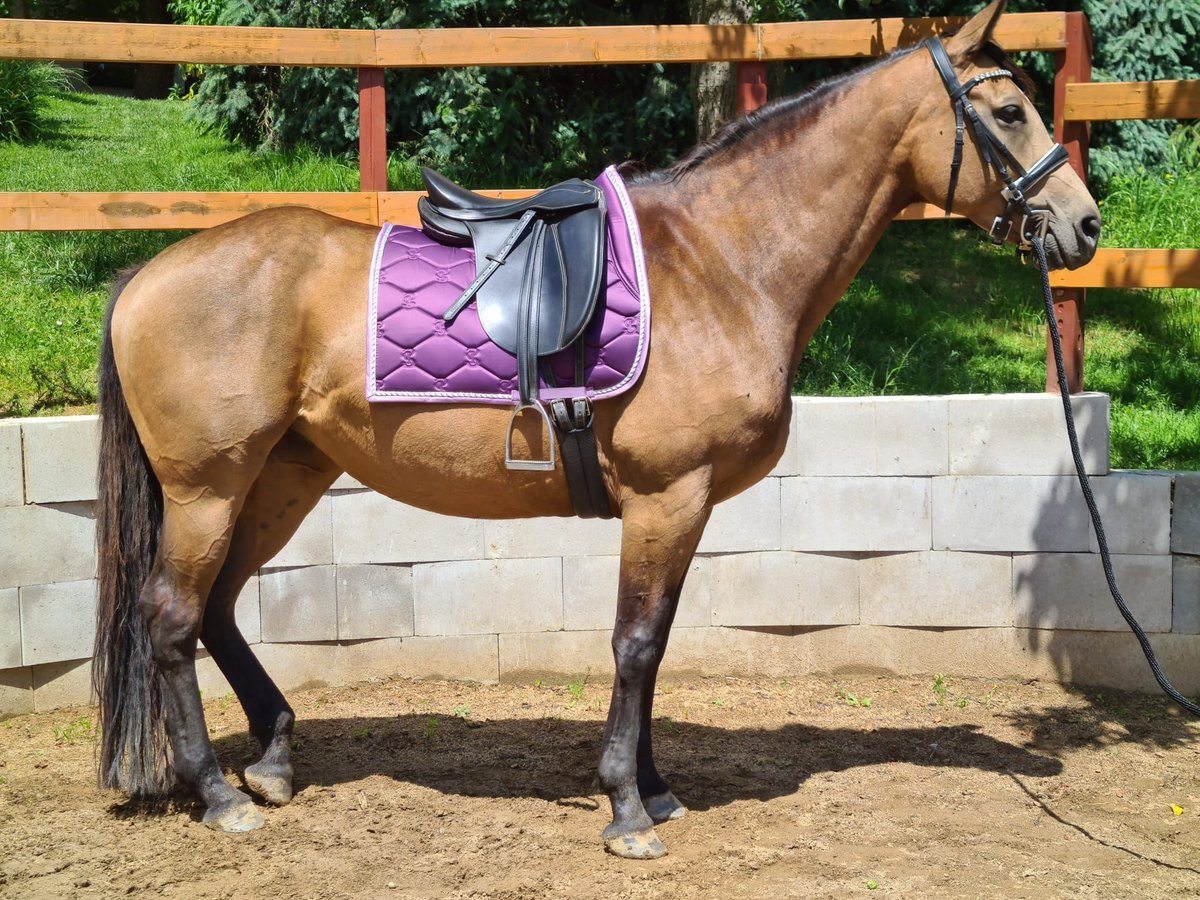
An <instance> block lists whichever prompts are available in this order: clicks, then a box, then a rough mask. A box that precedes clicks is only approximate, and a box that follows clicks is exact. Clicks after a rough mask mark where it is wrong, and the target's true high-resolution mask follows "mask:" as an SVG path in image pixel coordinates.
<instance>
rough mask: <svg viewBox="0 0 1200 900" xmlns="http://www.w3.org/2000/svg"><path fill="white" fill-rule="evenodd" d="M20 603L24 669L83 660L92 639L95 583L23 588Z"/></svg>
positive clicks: (90, 649) (87, 655) (42, 585)
mask: <svg viewBox="0 0 1200 900" xmlns="http://www.w3.org/2000/svg"><path fill="white" fill-rule="evenodd" d="M19 594H20V602H21V661H22V662H23V664H24V665H27V666H40V665H43V664H45V663H56V662H64V661H67V660H73V659H85V658H87V657H90V656H91V655H92V644H93V642H94V641H95V636H96V582H95V581H68V582H61V583H58V584H37V585H26V586H24V587H22V588H21V589H20V591H19Z"/></svg>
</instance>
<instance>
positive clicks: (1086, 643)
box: [1017, 629, 1200, 697]
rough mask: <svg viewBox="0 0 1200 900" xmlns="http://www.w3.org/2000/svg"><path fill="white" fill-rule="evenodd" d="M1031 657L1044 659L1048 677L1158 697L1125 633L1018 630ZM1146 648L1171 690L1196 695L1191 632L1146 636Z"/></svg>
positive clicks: (1198, 680)
mask: <svg viewBox="0 0 1200 900" xmlns="http://www.w3.org/2000/svg"><path fill="white" fill-rule="evenodd" d="M1017 636H1018V641H1019V642H1020V644H1021V645H1022V646H1023V647H1024V648H1028V649H1027V651H1026V652H1027V654H1028V655H1029V656H1031V657H1038V658H1039V659H1044V660H1047V661H1048V663H1049V665H1050V668H1051V674H1050V675H1049V676H1047V677H1049V678H1052V679H1054V680H1056V681H1062V682H1066V683H1070V684H1085V685H1092V686H1095V687H1111V688H1118V689H1120V690H1125V691H1142V692H1145V693H1150V694H1153V695H1155V696H1161V692H1160V691H1159V688H1158V684H1157V683H1156V682H1155V680H1154V675H1153V673H1152V672H1151V671H1150V667H1149V666H1148V665H1146V659H1145V657H1144V656H1143V655H1142V651H1141V647H1140V646H1139V644H1138V641H1137V638H1136V637H1134V635H1133V633H1132V632H1130V631H1129V630H1127V629H1126V630H1124V631H1111V632H1099V631H1066V630H1063V631H1053V632H1045V631H1036V630H1022V631H1018V632H1017ZM1149 640H1150V645H1151V647H1153V649H1154V653H1155V656H1157V657H1158V661H1159V663H1160V664H1161V665H1162V668H1163V671H1165V672H1167V673H1168V676H1169V677H1170V679H1171V681H1172V682H1173V683H1174V685H1175V687H1176V688H1177V689H1178V690H1180V691H1182V692H1183V693H1184V694H1185V695H1187V696H1189V697H1194V696H1195V695H1196V694H1197V693H1200V666H1197V665H1196V660H1197V659H1198V658H1200V637H1197V636H1196V635H1192V634H1151V635H1149Z"/></svg>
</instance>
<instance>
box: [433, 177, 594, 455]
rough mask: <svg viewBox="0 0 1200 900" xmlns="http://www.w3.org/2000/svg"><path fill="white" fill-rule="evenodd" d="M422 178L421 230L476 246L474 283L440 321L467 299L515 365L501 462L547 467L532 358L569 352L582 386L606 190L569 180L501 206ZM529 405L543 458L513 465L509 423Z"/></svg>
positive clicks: (551, 432)
mask: <svg viewBox="0 0 1200 900" xmlns="http://www.w3.org/2000/svg"><path fill="white" fill-rule="evenodd" d="M421 174H422V176H423V177H424V179H425V187H426V189H427V191H428V197H422V198H421V199H420V200H419V201H418V202H417V210H418V212H419V213H420V216H421V225H422V228H423V229H424V231H425V233H426V234H427V235H429V236H430V237H431V238H433V239H434V240H436V241H439V242H440V243H444V244H450V245H453V246H462V247H467V246H473V247H474V248H475V261H476V272H477V274H476V277H475V280H474V281H473V282H471V284H470V285H469V286H468V287H467V289H466V290H465V291H463V293H462V295H461V296H459V298H458V299H457V300H456V301H455V302H454V303H453V304H452V305H451V307H450V308H449V309H448V310H446V312H445V313H444V315H443V318H444V319H445V320H446V321H447V322H450V321H452V320H453V319H454V318H455V316H457V315H458V314H459V313H460V312H461V311H462V310H463V308H464V307H466V306H467V304H469V303H470V302H471V301H472V300H474V301H475V304H476V309H477V310H478V311H479V320H480V322H481V324H482V325H483V329H484V331H485V332H487V335H488V337H489V338H491V339H492V340H493V341H494V342H495V343H496V344H498V345H499V346H501V347H503V348H504V349H505V350H507V351H508V352H509V353H512V354H514V355H515V356H516V358H517V382H518V393H519V397H520V401H519V403H518V405H517V407H516V409H514V410H513V419H512V421H510V423H509V432H508V438H507V440H506V442H505V462H506V464H507V465H508V466H509V468H520V469H529V468H539V469H553V468H554V450H555V445H554V430H553V428H551V427H550V418H549V416H548V414H547V412H546V410H545V408H544V407H543V406H542V404H541V402H540V400H539V399H538V360H539V359H540V358H541V357H544V356H549V355H551V354H553V353H558V352H559V351H562V350H565V349H567V348H568V347H571V346H572V345H574V346H575V347H576V352H577V360H578V363H577V365H576V380H577V383H579V386H580V387H581V388H582V386H583V385H582V375H583V372H582V369H583V365H582V360H583V346H582V345H583V341H582V335H583V331H584V329H585V328H586V327H587V325H588V323H589V322H590V321H591V320H592V316H593V314H594V313H595V312H596V303H597V300H598V299H599V297H600V293H601V292H602V291H603V289H604V260H605V240H606V237H607V235H606V230H605V213H606V209H605V204H604V193H603V191H601V190H600V188H599V186H597V185H596V184H593V183H592V182H590V181H584V180H582V179H579V178H573V179H571V180H569V181H564V182H561V183H560V184H556V185H554V186H553V187H549V188H546V190H544V191H542V192H540V193H538V194H535V195H533V196H531V197H523V198H521V199H519V200H499V199H496V198H493V197H483V196H481V195H479V194H476V193H474V192H472V191H468V190H466V189H465V188H462V187H459V186H458V185H456V184H454V183H453V182H452V181H450V180H448V179H446V178H443V177H442V176H441V175H439V174H438V173H437V172H434V171H432V170H430V169H422V170H421ZM581 393H582V392H581ZM528 407H533V408H536V409H537V411H538V412H540V413H541V415H542V418H543V419H545V421H546V425H547V431H548V433H549V435H550V455H549V459H546V460H514V459H513V458H512V452H511V451H512V423H513V422H515V421H516V417H517V415H518V414H519V413H520V412H521V411H522V410H523V409H526V408H528ZM589 418H590V414H589Z"/></svg>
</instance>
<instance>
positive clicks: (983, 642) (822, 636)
mask: <svg viewBox="0 0 1200 900" xmlns="http://www.w3.org/2000/svg"><path fill="white" fill-rule="evenodd" d="M1016 634H1017V629H1014V628H923V627H920V628H902V627H895V626H887V625H853V626H850V627H844V628H824V629H818V630H814V631H811V632H808V633H806V634H804V635H800V636H801V637H803V638H804V639H805V641H806V642H807V643H808V645H809V652H810V654H811V660H812V665H811V671H814V672H821V673H827V674H830V675H840V674H872V675H888V674H897V675H926V676H929V677H930V678H932V676H933V675H934V674H936V673H938V672H942V673H946V674H948V675H949V676H950V678H951V686H952V687H953V679H954V676H959V675H962V676H973V677H980V678H1053V677H1054V671H1055V670H1054V667H1053V666H1052V665H1051V664H1050V663H1049V662H1048V660H1047V659H1046V656H1045V654H1044V652H1042V653H1039V652H1020V651H1019V649H1018V647H1017V640H1016ZM930 700H933V695H932V694H930Z"/></svg>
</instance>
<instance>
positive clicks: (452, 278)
mask: <svg viewBox="0 0 1200 900" xmlns="http://www.w3.org/2000/svg"><path fill="white" fill-rule="evenodd" d="M596 183H597V184H599V185H600V188H601V189H602V190H603V191H604V193H605V199H606V200H607V205H608V217H607V218H608V247H607V251H606V252H607V262H606V265H605V288H604V290H605V293H604V296H602V297H601V298H600V299H599V301H598V302H597V310H596V314H595V316H594V318H593V319H592V322H591V324H589V325H588V327H587V329H586V330H585V331H584V345H585V353H584V372H585V375H586V378H585V383H586V388H584V387H564V388H556V387H552V386H550V385H548V384H546V383H545V382H544V381H543V382H542V383H541V389H540V395H541V398H542V399H543V400H555V399H559V398H571V397H578V396H581V395H584V394H586V396H588V397H591V398H593V399H603V398H605V397H614V396H616V395H617V394H620V393H623V392H624V391H626V390H628V389H629V388H630V387H631V386H632V385H633V384H635V383H636V382H637V379H638V377H639V376H640V375H641V372H642V368H643V366H644V365H645V363H646V354H647V352H648V351H649V345H650V300H649V298H650V292H649V289H648V287H647V284H646V266H645V260H644V258H643V255H642V241H641V235H640V233H639V232H638V226H637V219H636V217H635V214H634V211H633V205H632V204H631V203H630V202H629V195H628V194H627V193H626V191H625V184H624V182H622V180H621V176H620V175H618V174H617V171H616V169H615V168H612V167H609V168H608V169H606V170H605V171H604V172H603V173H602V174H601V176H600V177H599V178H598V179H597V180H596ZM474 278H475V251H474V250H473V249H471V248H470V247H447V246H444V245H442V244H439V243H437V242H436V241H434V240H432V239H431V238H429V237H427V236H426V235H425V233H424V232H423V231H421V230H420V229H419V228H408V227H405V226H400V225H384V226H383V228H382V229H381V230H380V232H379V238H378V240H377V241H376V243H375V254H374V257H373V259H372V262H371V273H370V297H369V300H368V302H369V304H370V309H369V311H368V314H367V330H368V334H367V400H369V401H371V402H410V403H496V404H504V405H512V404H514V403H516V402H517V401H518V399H519V398H518V395H517V360H516V357H515V356H513V355H512V354H510V353H509V352H507V351H506V350H503V349H501V348H500V347H498V346H497V345H496V344H494V343H492V342H491V341H490V340H489V339H488V336H487V334H486V333H485V332H484V330H483V326H482V325H481V324H480V322H479V314H478V312H477V311H476V308H475V302H474V301H472V302H471V303H470V304H469V305H467V306H466V307H465V308H464V309H463V310H462V312H460V313H459V314H458V316H457V317H455V319H454V321H453V322H450V323H449V324H447V323H446V322H444V321H443V320H442V314H443V313H444V312H445V311H446V310H447V309H449V308H450V306H451V304H453V303H454V301H455V300H457V299H458V297H459V295H461V294H462V292H463V291H464V290H465V289H466V287H467V286H468V285H469V284H470V283H471V282H472V281H473V280H474ZM547 359H548V360H549V362H550V367H551V371H553V373H554V378H555V379H556V380H557V381H558V383H560V384H570V383H571V381H572V380H573V379H574V373H575V352H574V350H572V349H570V348H568V349H567V350H564V351H562V352H561V353H557V354H555V355H553V356H550V357H547Z"/></svg>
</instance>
